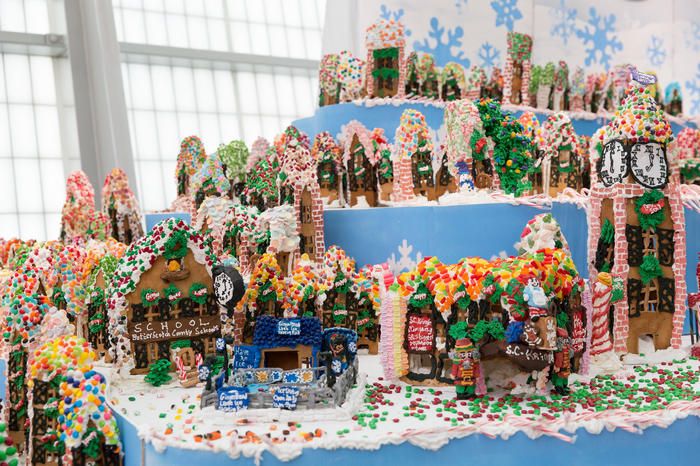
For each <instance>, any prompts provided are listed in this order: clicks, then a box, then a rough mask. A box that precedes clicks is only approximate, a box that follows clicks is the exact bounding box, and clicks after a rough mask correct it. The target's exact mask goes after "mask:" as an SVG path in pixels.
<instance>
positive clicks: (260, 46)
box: [250, 24, 270, 55]
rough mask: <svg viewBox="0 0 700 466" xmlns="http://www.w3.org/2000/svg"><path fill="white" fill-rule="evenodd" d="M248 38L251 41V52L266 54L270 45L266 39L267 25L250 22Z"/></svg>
mask: <svg viewBox="0 0 700 466" xmlns="http://www.w3.org/2000/svg"><path fill="white" fill-rule="evenodd" d="M250 40H251V41H252V43H253V47H252V52H253V53H257V54H259V55H268V54H269V53H270V45H269V43H268V40H267V26H265V25H263V24H251V25H250Z"/></svg>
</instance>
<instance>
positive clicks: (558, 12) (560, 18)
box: [549, 0, 578, 45]
mask: <svg viewBox="0 0 700 466" xmlns="http://www.w3.org/2000/svg"><path fill="white" fill-rule="evenodd" d="M549 14H550V16H552V18H554V24H553V26H552V29H550V30H549V35H550V36H552V37H561V40H562V42H564V45H566V44H567V43H568V42H569V37H570V36H573V35H574V34H575V33H576V15H577V14H578V12H577V11H576V8H567V6H566V0H559V6H555V7H552V8H551V9H550V10H549Z"/></svg>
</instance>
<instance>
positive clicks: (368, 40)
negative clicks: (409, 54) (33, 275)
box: [365, 19, 406, 97]
mask: <svg viewBox="0 0 700 466" xmlns="http://www.w3.org/2000/svg"><path fill="white" fill-rule="evenodd" d="M365 46H366V47H367V95H369V96H370V97H403V96H404V92H405V90H406V83H405V79H406V62H405V57H404V47H405V46H406V40H405V38H404V27H403V24H401V23H400V22H398V21H393V20H391V21H390V20H386V19H380V20H379V21H377V22H376V23H374V24H373V25H371V26H370V27H369V28H367V34H366V36H365Z"/></svg>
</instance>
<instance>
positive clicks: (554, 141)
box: [542, 112, 581, 197]
mask: <svg viewBox="0 0 700 466" xmlns="http://www.w3.org/2000/svg"><path fill="white" fill-rule="evenodd" d="M542 135H543V146H544V147H542V149H543V150H544V169H545V173H544V178H543V181H544V185H545V186H544V187H543V192H545V193H549V195H550V196H553V197H556V196H557V195H558V194H559V193H561V192H562V191H563V190H564V189H565V188H571V189H574V190H577V191H578V190H580V189H581V174H580V172H579V166H580V164H579V161H578V137H577V136H576V131H574V125H572V124H571V120H570V119H569V117H568V116H567V115H566V114H565V113H562V112H560V113H555V114H553V115H550V116H549V117H548V118H547V120H546V121H545V122H544V124H543V125H542Z"/></svg>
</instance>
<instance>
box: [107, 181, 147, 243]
mask: <svg viewBox="0 0 700 466" xmlns="http://www.w3.org/2000/svg"><path fill="white" fill-rule="evenodd" d="M110 212H114V215H116V217H117V218H116V225H117V231H113V232H112V234H113V235H115V238H116V239H117V240H119V241H121V242H127V235H126V230H127V228H128V230H129V231H130V232H131V241H134V240H137V239H139V238H140V237H142V236H143V226H142V219H141V209H139V203H138V201H137V200H136V196H135V195H134V192H133V191H132V190H131V188H130V187H129V179H128V178H127V176H126V173H125V172H124V170H122V169H121V168H113V169H112V171H111V172H110V173H109V174H108V175H107V177H106V178H105V183H104V186H103V187H102V214H104V215H105V216H107V218H109V214H110ZM110 224H111V222H110Z"/></svg>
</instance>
